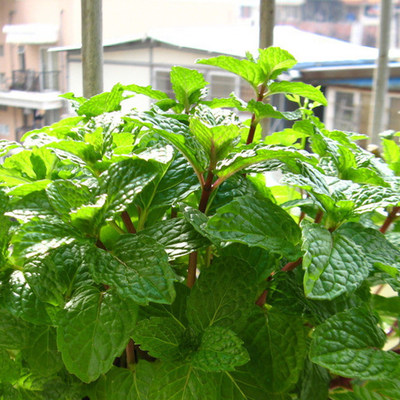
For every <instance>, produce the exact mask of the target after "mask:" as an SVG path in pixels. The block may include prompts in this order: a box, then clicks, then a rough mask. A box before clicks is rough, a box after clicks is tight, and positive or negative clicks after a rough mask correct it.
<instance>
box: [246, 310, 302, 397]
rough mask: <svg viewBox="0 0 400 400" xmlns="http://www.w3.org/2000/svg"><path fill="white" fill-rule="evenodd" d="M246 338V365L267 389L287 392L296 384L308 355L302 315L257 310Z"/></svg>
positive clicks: (250, 319) (247, 329)
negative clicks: (247, 355) (247, 356)
mask: <svg viewBox="0 0 400 400" xmlns="http://www.w3.org/2000/svg"><path fill="white" fill-rule="evenodd" d="M242 337H243V339H244V341H245V346H246V348H247V350H248V352H249V355H250V362H249V364H248V365H246V367H247V368H248V370H249V371H251V373H253V374H254V376H255V377H256V378H257V380H258V381H259V383H260V384H261V385H262V386H263V387H264V388H265V390H267V391H269V392H272V393H285V392H288V391H289V390H290V389H291V388H293V387H294V385H295V384H296V383H297V381H298V379H299V377H300V374H301V371H302V369H303V365H304V361H305V358H306V355H307V342H306V339H307V331H306V329H305V328H304V325H303V321H302V320H301V318H299V317H296V316H293V315H285V314H281V313H279V312H274V311H273V310H271V311H270V312H268V313H265V312H263V310H261V309H255V310H254V311H253V313H252V315H251V316H250V318H249V321H248V324H247V326H246V329H245V330H244V331H243V332H242Z"/></svg>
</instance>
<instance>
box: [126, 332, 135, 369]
mask: <svg viewBox="0 0 400 400" xmlns="http://www.w3.org/2000/svg"><path fill="white" fill-rule="evenodd" d="M125 353H126V365H127V367H128V368H129V366H130V365H132V364H135V362H136V357H135V343H133V340H132V339H129V342H128V344H127V346H126V349H125Z"/></svg>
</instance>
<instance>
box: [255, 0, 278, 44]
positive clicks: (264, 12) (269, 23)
mask: <svg viewBox="0 0 400 400" xmlns="http://www.w3.org/2000/svg"><path fill="white" fill-rule="evenodd" d="M274 25H275V0H260V37H259V47H260V49H265V48H267V47H270V46H272V44H273V42H274Z"/></svg>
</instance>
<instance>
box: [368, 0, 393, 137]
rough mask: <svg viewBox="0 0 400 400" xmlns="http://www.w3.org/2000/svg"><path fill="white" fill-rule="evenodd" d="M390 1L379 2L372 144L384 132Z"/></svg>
mask: <svg viewBox="0 0 400 400" xmlns="http://www.w3.org/2000/svg"><path fill="white" fill-rule="evenodd" d="M391 15H392V0H381V15H380V20H379V55H378V60H377V63H376V69H375V72H374V81H373V87H372V96H371V97H372V98H371V108H370V121H369V136H370V140H371V143H372V144H379V142H380V141H379V133H380V132H382V131H383V130H384V117H385V112H386V100H387V91H388V78H389V66H388V62H389V46H390V22H391Z"/></svg>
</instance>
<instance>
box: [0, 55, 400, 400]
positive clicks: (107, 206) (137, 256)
mask: <svg viewBox="0 0 400 400" xmlns="http://www.w3.org/2000/svg"><path fill="white" fill-rule="evenodd" d="M199 62H200V63H201V64H207V65H212V66H216V67H219V68H222V69H224V70H226V71H230V72H231V73H234V74H237V75H239V76H240V77H241V78H243V79H244V80H245V81H247V82H248V84H249V85H250V86H251V87H252V88H253V89H254V94H255V95H254V100H251V101H249V102H247V103H246V102H244V101H243V100H241V99H239V98H238V97H236V96H235V95H234V94H232V95H231V96H230V97H229V98H226V99H219V98H214V99H211V100H210V99H208V98H207V82H206V81H205V79H204V77H203V76H202V75H201V74H200V73H199V72H197V71H196V70H190V69H186V68H181V67H173V68H172V70H171V82H172V88H173V91H174V93H175V98H174V99H172V98H169V97H168V96H167V95H166V94H165V93H162V92H160V91H157V90H154V89H152V88H151V87H141V86H137V85H128V86H123V85H121V84H118V85H116V86H115V87H114V88H113V89H112V90H111V91H110V92H107V93H102V94H99V95H97V96H94V97H93V98H91V99H85V98H80V97H75V96H74V95H72V94H67V95H64V97H66V98H68V99H69V100H70V101H71V104H72V105H73V106H74V108H75V110H76V114H77V116H75V117H72V118H67V119H64V120H62V121H60V122H58V123H56V124H54V125H52V126H49V127H45V128H42V129H40V130H35V131H32V132H29V133H27V134H26V135H25V136H24V138H23V142H22V144H20V143H16V142H8V141H1V142H0V145H1V147H0V149H1V153H0V156H4V157H5V159H4V162H3V163H2V164H1V165H0V181H1V188H0V219H1V221H0V272H1V276H0V278H1V286H0V382H1V386H0V398H1V399H7V400H12V399H23V400H27V399H49V400H56V399H57V400H75V399H77V400H78V399H83V398H84V399H86V400H87V399H90V400H119V399H121V400H122V399H123V400H136V399H138V400H139V399H140V400H166V399H168V400H178V399H179V400H275V399H279V400H290V399H291V400H296V399H297V400H326V399H331V400H353V399H368V400H369V399H374V400H384V399H399V398H400V355H399V354H398V351H397V349H398V347H396V346H397V345H398V340H397V338H398V336H399V330H398V318H399V315H400V302H399V298H398V296H397V292H398V291H399V290H400V250H399V249H400V247H399V246H400V233H399V232H400V225H399V224H397V222H396V215H397V212H398V210H399V208H398V206H399V204H400V192H399V187H400V180H399V179H400V178H398V174H399V173H400V168H399V165H400V164H399V163H400V150H399V147H398V145H397V143H396V141H395V140H394V139H395V136H394V135H392V136H390V137H389V136H386V137H385V138H384V152H383V157H384V158H385V159H386V160H387V162H385V161H384V160H383V159H381V158H377V157H375V156H374V155H373V154H371V153H368V152H367V151H365V150H364V149H362V148H361V147H359V146H358V145H357V143H356V141H357V140H361V139H365V137H364V136H363V135H359V134H356V133H349V132H341V131H329V130H327V129H326V128H325V127H324V125H323V123H322V122H321V121H320V120H319V119H318V118H316V117H315V116H314V114H313V109H314V108H315V107H317V106H321V105H326V99H325V97H324V96H323V94H322V93H321V91H320V90H319V88H315V87H312V86H309V85H307V84H304V83H302V82H288V81H285V80H281V77H282V73H284V72H285V71H287V70H288V69H290V68H292V67H293V66H294V64H295V63H296V61H295V59H294V58H293V57H292V56H291V55H290V54H289V53H287V52H286V51H284V50H282V49H279V48H268V49H264V50H260V51H259V55H258V57H257V59H255V58H253V57H252V56H250V55H248V56H247V58H246V59H243V60H238V59H235V58H231V57H227V56H219V57H215V58H211V59H208V60H200V61H199ZM276 94H285V95H286V96H287V99H288V100H289V101H291V102H293V103H294V104H295V106H296V107H294V108H296V110H295V111H291V112H285V111H282V110H277V109H275V108H274V107H273V106H272V105H271V104H270V103H269V102H268V99H269V98H270V97H271V96H274V95H276ZM132 95H146V96H149V97H150V98H152V99H153V103H152V105H151V107H150V108H149V110H148V111H137V110H131V111H129V112H128V113H122V112H121V102H123V101H124V100H125V99H126V98H127V97H130V96H132ZM246 115H247V116H251V118H250V119H249V120H243V118H244V116H246ZM265 118H278V119H284V120H288V121H292V125H291V128H287V129H285V130H283V131H282V132H274V133H273V134H271V135H269V136H267V137H265V138H263V137H262V134H261V133H262V132H261V131H262V130H261V125H260V122H261V121H262V120H263V119H265ZM276 170H279V171H281V173H282V180H281V182H280V183H279V185H276V186H271V185H268V179H270V178H269V175H268V174H266V173H267V172H270V171H276ZM386 287H391V288H392V289H393V295H392V297H383V296H382V290H383V289H385V288H386Z"/></svg>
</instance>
